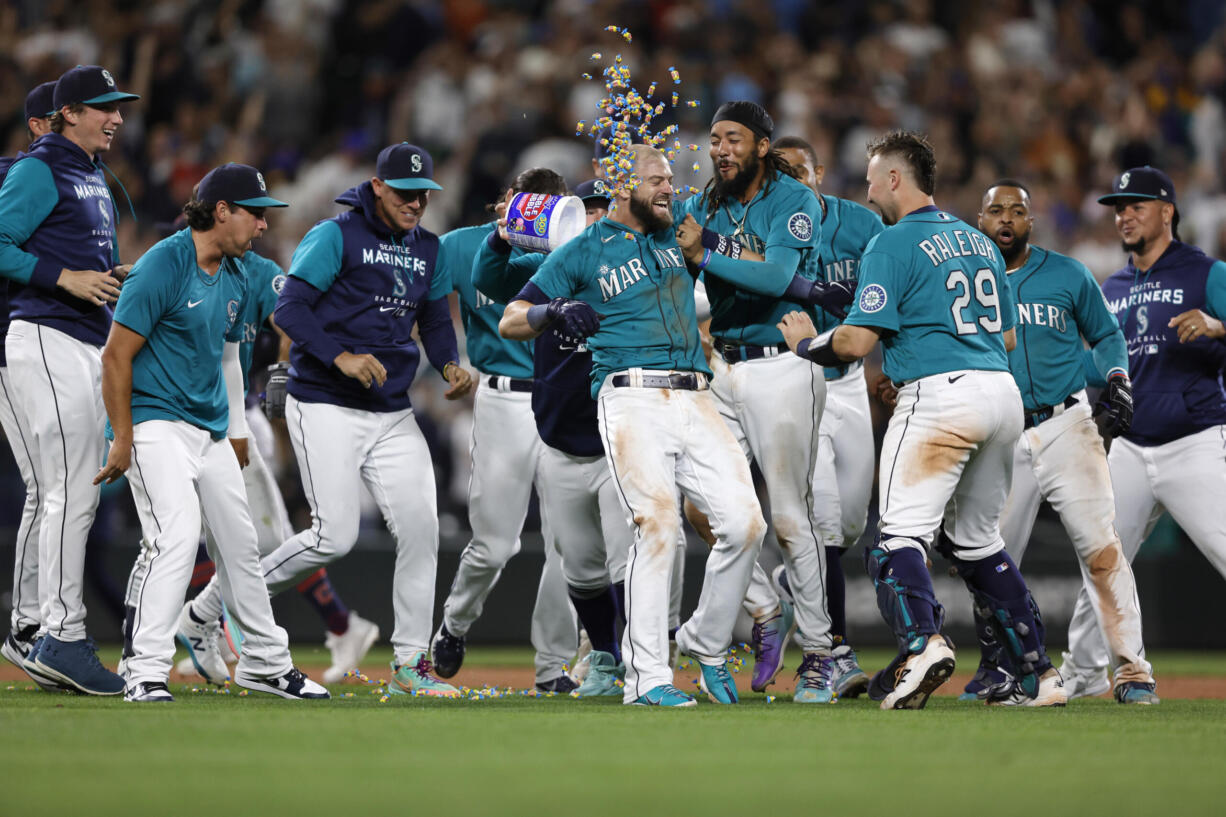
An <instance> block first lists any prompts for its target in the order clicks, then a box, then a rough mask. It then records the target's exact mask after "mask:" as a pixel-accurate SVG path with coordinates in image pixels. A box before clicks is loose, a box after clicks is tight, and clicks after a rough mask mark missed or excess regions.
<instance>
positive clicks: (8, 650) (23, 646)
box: [0, 624, 77, 692]
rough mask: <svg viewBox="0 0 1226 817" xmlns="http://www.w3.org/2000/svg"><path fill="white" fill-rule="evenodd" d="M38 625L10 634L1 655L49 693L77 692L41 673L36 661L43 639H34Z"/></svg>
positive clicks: (1, 646) (0, 652)
mask: <svg viewBox="0 0 1226 817" xmlns="http://www.w3.org/2000/svg"><path fill="white" fill-rule="evenodd" d="M37 631H38V625H37V624H31V625H30V626H29V627H27V628H26V629H24V630H22V631H21V632H16V631H14V632H12V633H9V635H8V637H7V638H6V639H4V644H2V645H0V654H3V655H4V657H5V658H7V659H8V660H9V661H11V662H12V663H13V664H15V665H16V666H17V667H18V669H20V670H21V671H22V672H24V673H25V674H26V675H28V676H30V680H31V681H33V682H34V683H36V684H38V685H39V686H40V687H42V688H43V689H44V690H46V691H47V692H76V691H77V690H76V688H75V687H70V686H68V685H67V684H61V683H60V682H59V681H57V680H55V679H54V678H52V677H50V676H49V675H44V674H43V673H42V672H40V671H39V669H38V665H37V664H35V663H34V662H35V660H36V659H37V658H38V648H39V647H41V646H42V643H43V640H42V639H41V638H34V636H35V635H36V634H37Z"/></svg>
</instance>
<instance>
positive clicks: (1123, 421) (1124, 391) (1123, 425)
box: [1094, 374, 1132, 438]
mask: <svg viewBox="0 0 1226 817" xmlns="http://www.w3.org/2000/svg"><path fill="white" fill-rule="evenodd" d="M1094 417H1095V418H1098V427H1099V428H1100V429H1101V430H1102V433H1103V434H1104V435H1105V436H1106V437H1108V438H1111V437H1118V436H1119V435H1121V434H1124V433H1126V432H1127V431H1128V429H1130V428H1132V382H1131V381H1129V380H1128V378H1127V377H1124V376H1123V375H1122V374H1117V375H1115V376H1113V377H1112V378H1111V379H1110V380H1108V381H1107V388H1106V390H1104V391H1103V395H1102V397H1100V398H1099V400H1098V403H1097V404H1096V405H1095V406H1094Z"/></svg>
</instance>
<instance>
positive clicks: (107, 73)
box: [102, 68, 115, 88]
mask: <svg viewBox="0 0 1226 817" xmlns="http://www.w3.org/2000/svg"><path fill="white" fill-rule="evenodd" d="M102 78H103V79H104V80H106V84H107V85H109V86H110V87H112V88H114V87H115V78H114V77H113V76H111V72H110V71H108V70H106V69H105V68H103V69H102Z"/></svg>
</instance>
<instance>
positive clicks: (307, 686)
mask: <svg viewBox="0 0 1226 817" xmlns="http://www.w3.org/2000/svg"><path fill="white" fill-rule="evenodd" d="M234 682H235V683H237V684H238V685H239V686H241V687H246V688H247V689H251V690H254V691H256V692H267V693H269V694H271V695H280V696H281V697H282V698H289V699H290V700H299V701H303V700H322V699H325V698H331V697H332V696H331V695H330V694H329V693H328V690H326V689H324V688H323V687H322V686H320V685H319V684H317V683H315V682H314V681H312V680H311V679H310V678H308V677H306V676H305V675H303V674H302V672H301V670H299V669H298V668H297V667H290V670H289V672H287V673H285V674H284V675H280V676H277V677H276V678H268V677H263V676H256V675H247V674H245V673H244V672H243V671H242V670H239V671H238V672H236V673H234Z"/></svg>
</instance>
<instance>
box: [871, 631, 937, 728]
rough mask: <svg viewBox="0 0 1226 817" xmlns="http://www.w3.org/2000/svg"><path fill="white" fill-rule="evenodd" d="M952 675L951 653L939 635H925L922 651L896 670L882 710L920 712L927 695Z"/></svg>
mask: <svg viewBox="0 0 1226 817" xmlns="http://www.w3.org/2000/svg"><path fill="white" fill-rule="evenodd" d="M953 672H954V651H953V648H952V647H950V646H949V642H948V641H946V640H945V636H943V635H941V634H939V633H938V634H936V635H930V636H928V642H927V643H926V644H924V649H923V650H921V651H920V652H918V653H916V654H914V655H912V656H911V657H910V658H908V659H907V660H906V661H905V662H903V663H902V664H901V665H900V666H899V667H898V674H897V679H896V680H895V682H894V690H893V691H892V692H891V693H890V694H889V695H886V696H885V700H883V701H882V702H881V708H882V709H923V708H924V704H926V703H928V696H929V695H931V694H932V693H933V692H934V691H936V689H937V687H939V686H940V685H941V684H943V683H945V682H946V681H948V680H949V676H950V675H953Z"/></svg>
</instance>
